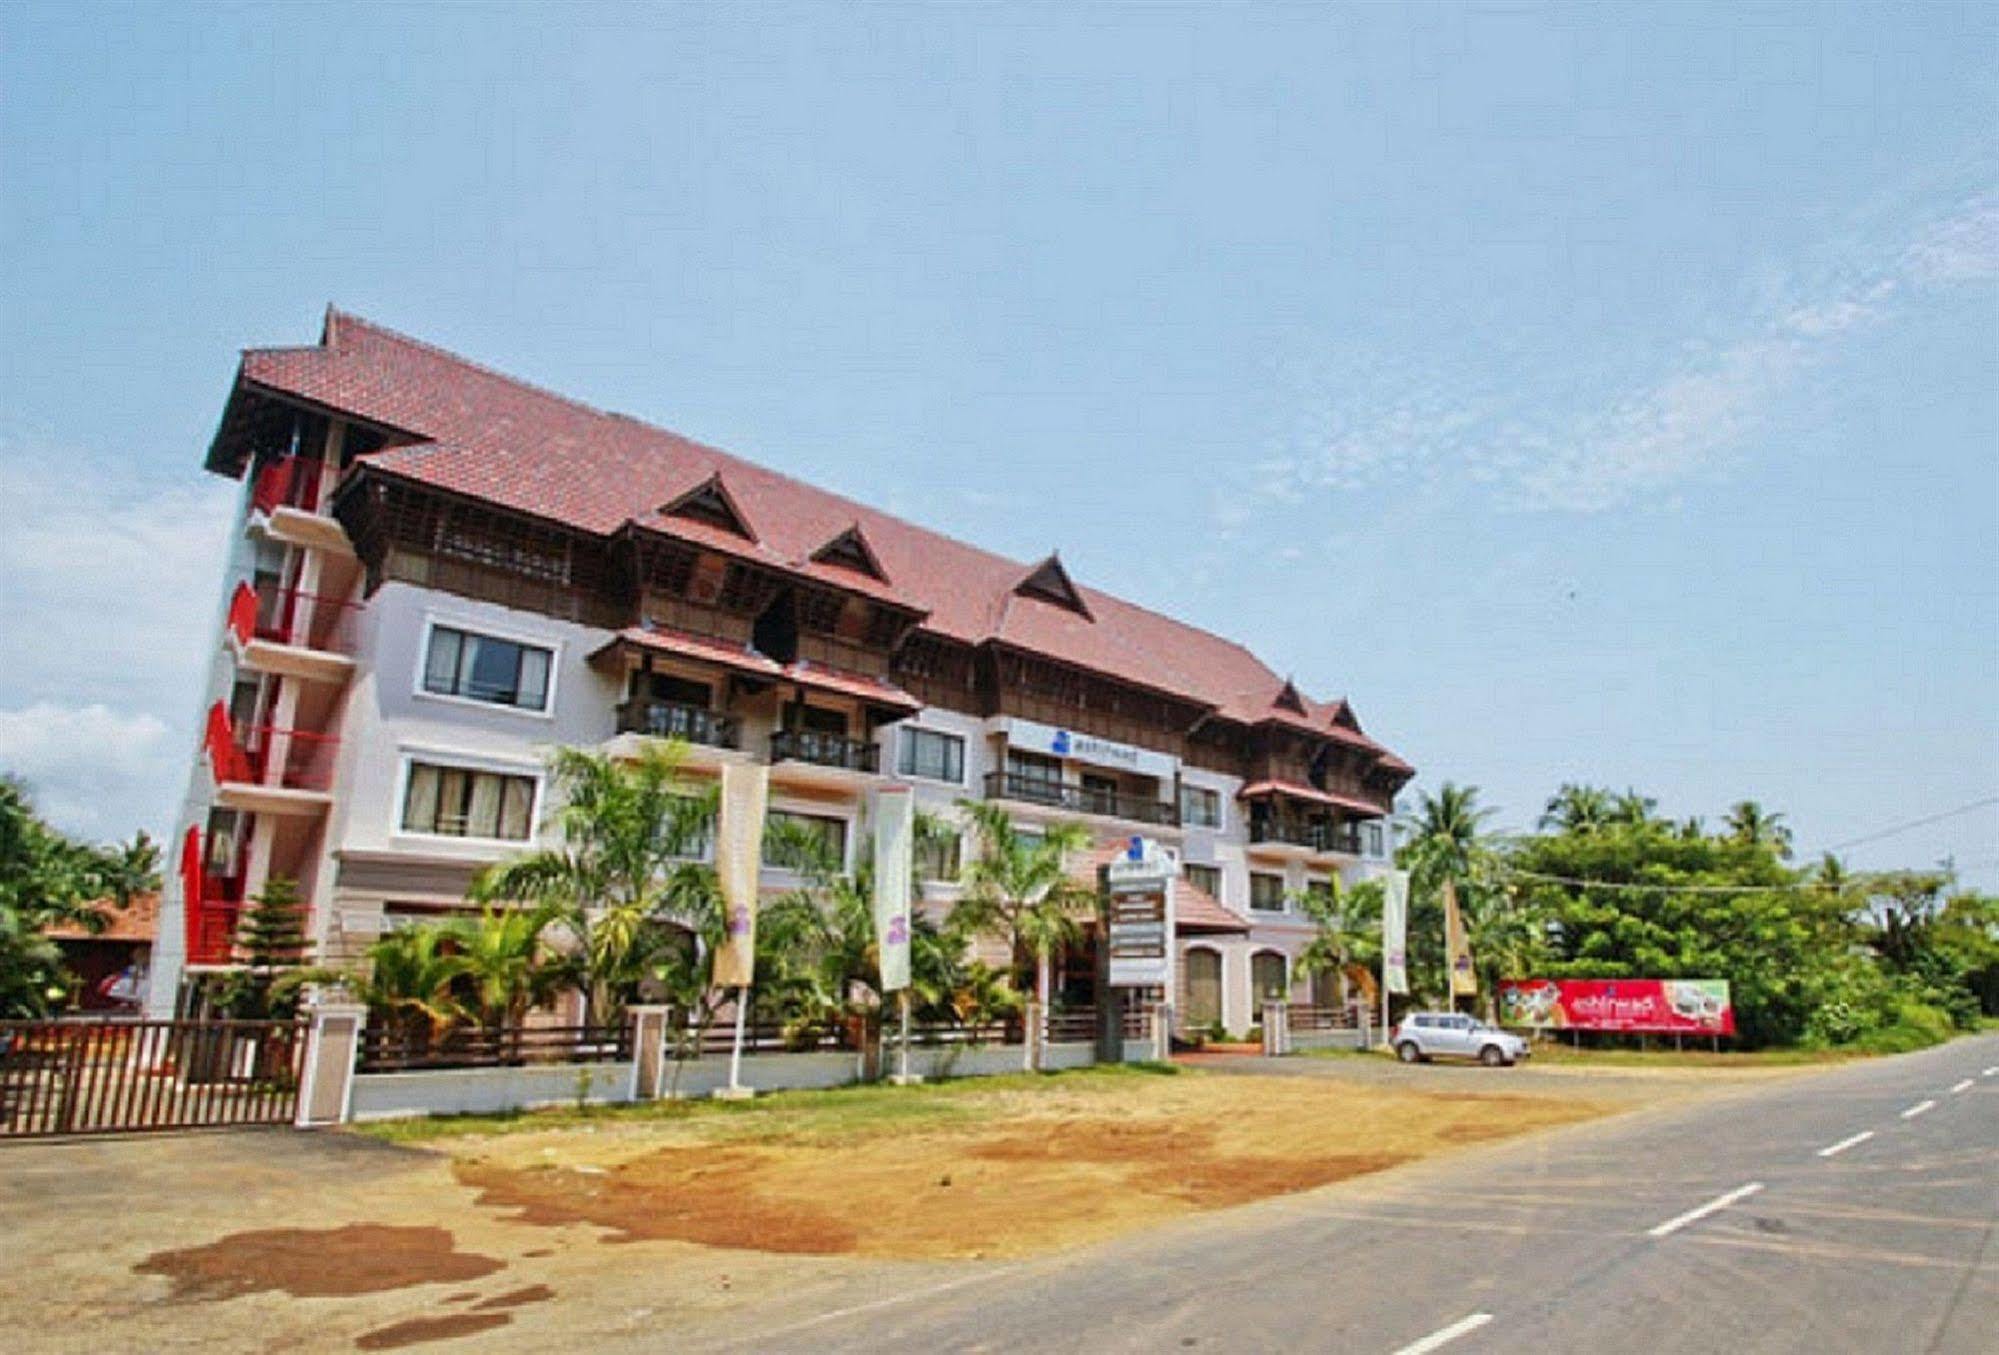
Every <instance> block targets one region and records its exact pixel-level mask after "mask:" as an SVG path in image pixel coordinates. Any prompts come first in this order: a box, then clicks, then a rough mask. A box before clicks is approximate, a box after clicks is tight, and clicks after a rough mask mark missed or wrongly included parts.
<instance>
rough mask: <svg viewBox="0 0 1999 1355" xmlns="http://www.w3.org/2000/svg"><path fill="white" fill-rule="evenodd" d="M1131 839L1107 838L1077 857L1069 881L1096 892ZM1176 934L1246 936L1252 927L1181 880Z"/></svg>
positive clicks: (1177, 893)
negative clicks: (1101, 873)
mask: <svg viewBox="0 0 1999 1355" xmlns="http://www.w3.org/2000/svg"><path fill="white" fill-rule="evenodd" d="M1130 842H1131V839H1130V838H1128V837H1119V838H1104V839H1102V840H1100V841H1098V842H1095V843H1093V844H1091V846H1090V847H1089V848H1088V849H1087V850H1085V851H1081V852H1078V853H1076V855H1075V856H1074V857H1073V858H1072V859H1071V860H1070V862H1069V878H1070V879H1072V880H1075V881H1077V882H1078V883H1081V884H1087V885H1089V886H1090V887H1091V888H1092V889H1094V888H1096V886H1097V870H1098V868H1099V867H1101V866H1106V865H1109V864H1110V863H1111V862H1112V861H1115V860H1117V859H1118V858H1119V857H1121V856H1123V855H1124V853H1125V848H1126V847H1127V846H1128V845H1129V844H1130ZM1173 930H1174V931H1175V932H1246V931H1248V930H1249V923H1248V922H1247V921H1246V920H1244V919H1243V918H1241V917H1238V916H1237V915H1236V914H1234V913H1232V912H1230V911H1229V910H1228V909H1227V908H1224V907H1223V906H1222V905H1221V902H1220V901H1219V900H1218V899H1216V898H1215V896H1214V895H1213V894H1210V893H1209V892H1208V891H1207V890H1205V889H1203V888H1201V887H1200V886H1199V885H1197V884H1195V883H1194V882H1193V881H1192V880H1189V879H1187V878H1185V877H1184V876H1183V877H1181V879H1180V881H1179V886H1178V888H1176V889H1175V890H1174V891H1173Z"/></svg>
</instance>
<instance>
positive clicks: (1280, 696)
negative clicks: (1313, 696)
mask: <svg viewBox="0 0 1999 1355" xmlns="http://www.w3.org/2000/svg"><path fill="white" fill-rule="evenodd" d="M1270 704H1271V705H1273V706H1275V707H1277V708H1278V709H1279V710H1288V711H1290V712H1291V713H1292V714H1294V715H1303V714H1304V713H1305V698H1304V697H1302V696H1300V695H1298V689H1297V688H1296V687H1294V686H1293V685H1292V684H1291V679H1290V678H1286V679H1284V688H1283V690H1282V691H1280V692H1278V693H1277V699H1276V700H1274V701H1272V702H1271V703H1270Z"/></svg>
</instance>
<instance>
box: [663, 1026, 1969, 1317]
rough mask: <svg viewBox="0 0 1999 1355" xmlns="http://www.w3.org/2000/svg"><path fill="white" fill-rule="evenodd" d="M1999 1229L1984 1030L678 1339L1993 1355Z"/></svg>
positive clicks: (1309, 1068) (765, 1311) (920, 1274)
mask: <svg viewBox="0 0 1999 1355" xmlns="http://www.w3.org/2000/svg"><path fill="white" fill-rule="evenodd" d="M1313 1062H1314V1061H1311V1060H1291V1061H1287V1063H1288V1066H1289V1067H1290V1068H1292V1069H1295V1070H1296V1071H1297V1072H1298V1073H1299V1075H1305V1076H1310V1075H1313V1072H1314V1070H1313ZM1263 1071H1267V1069H1266V1070H1263ZM1506 1076H1507V1075H1506V1074H1505V1073H1500V1072H1494V1073H1490V1074H1484V1075H1481V1076H1480V1079H1479V1081H1480V1086H1479V1090H1494V1089H1496V1088H1495V1087H1493V1086H1491V1085H1488V1084H1490V1083H1497V1082H1501V1081H1503V1080H1504V1078H1505V1077H1506ZM1862 1135H1866V1136H1867V1137H1859V1136H1862ZM1842 1145H1843V1146H1842ZM1995 1239H1999V1036H1983V1037H1979V1038H1976V1039H1969V1040H1960V1041H1958V1042H1956V1043H1954V1044H1951V1045H1948V1046H1945V1047H1943V1048H1940V1049H1935V1050H1929V1051H1925V1052H1923V1053H1920V1054H1911V1055H1906V1056H1903V1057H1899V1058H1893V1059H1881V1060H1874V1061H1870V1062H1866V1063H1859V1064H1852V1065H1846V1066H1842V1067H1838V1068H1834V1069H1830V1070H1827V1071H1824V1072H1819V1073H1813V1074H1810V1075H1805V1076H1800V1077H1796V1078H1786V1079H1782V1080H1779V1081H1776V1082H1773V1083H1770V1084H1763V1085H1756V1086H1752V1087H1750V1088H1747V1089H1745V1090H1742V1091H1740V1092H1736V1093H1731V1094H1727V1095H1724V1096H1721V1097H1718V1098H1711V1099H1705V1100H1701V1101H1697V1102H1693V1103H1688V1104H1683V1105H1680V1106H1675V1107H1670V1108H1667V1109H1663V1110H1658V1111H1651V1112H1640V1113H1638V1114H1634V1115H1630V1116H1625V1117H1621V1118H1617V1119H1614V1120H1609V1121H1600V1122H1596V1123H1593V1124H1588V1125H1582V1126H1577V1127H1574V1128H1571V1129H1566V1130H1561V1131H1557V1132H1555V1133H1551V1134H1545V1135H1540V1136H1537V1137H1535V1138H1533V1139H1531V1140H1528V1141H1525V1142H1522V1143H1519V1144H1513V1145H1502V1146H1498V1147H1495V1148H1491V1149H1487V1150H1481V1151H1478V1152H1474V1153H1471V1154H1467V1155H1465V1156H1461V1157H1456V1158H1451V1159H1447V1160H1443V1161H1439V1162H1433V1163H1428V1164H1422V1165H1418V1166H1415V1167H1411V1168H1407V1169H1404V1170H1400V1171H1396V1172H1391V1173H1386V1174H1384V1175H1382V1176H1380V1177H1375V1178H1369V1179H1367V1180H1363V1181H1359V1182H1352V1183H1348V1184H1347V1185H1343V1186H1340V1187H1335V1188H1331V1189H1328V1190H1325V1191H1319V1192H1314V1193H1311V1194H1307V1195H1300V1196H1291V1197H1287V1198H1284V1199H1280V1200H1272V1201H1267V1202H1265V1203H1263V1204H1260V1205H1256V1206H1251V1207H1249V1208H1245V1209H1240V1210H1234V1211H1229V1212H1227V1213H1224V1214H1219V1215H1210V1216H1206V1217H1204V1218H1201V1219H1197V1220H1191V1221H1189V1222H1187V1223H1186V1224H1184V1225H1175V1226H1174V1227H1171V1228H1168V1229H1162V1230H1157V1231H1154V1232H1152V1233H1149V1234H1146V1235H1144V1236H1141V1237H1137V1238H1132V1239H1127V1240H1124V1241H1120V1242H1116V1243H1112V1244H1108V1245H1105V1246H1101V1247H1096V1248H1091V1249H1089V1250H1086V1251H1082V1252H1076V1253H1070V1254H1066V1255H1062V1256H1057V1257H1051V1258H1047V1259H1044V1260H1040V1261H1035V1262H1028V1263H1023V1264H1019V1265H1011V1266H992V1267H980V1268H978V1269H976V1270H971V1271H965V1272H960V1273H957V1274H955V1275H953V1276H952V1277H951V1278H948V1279H940V1278H939V1275H938V1273H937V1272H936V1271H934V1270H929V1269H924V1270H912V1271H909V1272H895V1271H889V1272H885V1275H886V1278H885V1279H879V1278H878V1279H876V1280H875V1281H873V1282H871V1288H870V1289H869V1290H867V1291H862V1292H852V1293H849V1294H846V1295H843V1296H840V1298H839V1299H838V1301H837V1303H836V1304H835V1305H834V1306H830V1307H829V1306H828V1298H827V1296H826V1295H824V1294H817V1295H814V1296H812V1297H811V1299H810V1300H807V1301H801V1302H792V1303H787V1302H786V1300H785V1298H784V1296H773V1298H772V1302H770V1303H768V1304H764V1305H759V1307H758V1308H757V1309H754V1310H752V1311H751V1312H748V1313H743V1312H739V1313H737V1314H736V1315H735V1316H734V1319H733V1321H732V1322H731V1326H732V1328H733V1331H732V1333H731V1335H730V1336H729V1338H728V1339H725V1340H720V1341H714V1342H703V1341H701V1340H700V1339H699V1337H698V1334H696V1333H693V1332H684V1333H682V1336H683V1337H684V1338H689V1339H688V1340H686V1341H677V1342H676V1343H675V1344H676V1345H678V1346H682V1347H683V1348H685V1346H686V1345H688V1344H692V1345H694V1346H697V1347H698V1348H701V1349H716V1350H726V1349H754V1350H759V1351H789V1350H801V1351H802V1350H810V1351H814V1352H821V1351H847V1350H854V1351H859V1350H867V1351H881V1350H909V1351H943V1350H950V1351H1016V1350H1033V1351H1067V1350H1088V1351H1093V1352H1094V1351H1168V1350H1194V1351H1200V1350H1211V1351H1228V1352H1237V1351H1293V1350H1296V1351H1321V1352H1323V1351H1355V1352H1375V1351H1379V1352H1384V1355H1388V1353H1392V1352H1405V1353H1413V1352H1422V1351H1430V1350H1449V1351H1450V1352H1451V1355H1458V1353H1459V1352H1474V1351H1527V1350H1531V1351H1537V1352H1548V1353H1549V1355H1555V1353H1558V1352H1569V1351H1591V1352H1598V1351H1619V1352H1622V1351H1632V1352H1644V1355H1660V1353H1662V1352H1672V1351H1688V1352H1700V1355H1721V1353H1722V1352H1727V1353H1728V1355H1735V1353H1736V1352H1752V1351H1810V1352H1813V1355H1830V1353H1831V1352H1845V1351H1870V1352H1871V1351H1895V1352H1899V1351H1926V1352H1965V1353H1966V1355H1969V1353H1970V1352H1979V1355H1990V1352H1993V1351H1995V1350H1999V1240H1995ZM807 1309H811V1310H810V1311H807Z"/></svg>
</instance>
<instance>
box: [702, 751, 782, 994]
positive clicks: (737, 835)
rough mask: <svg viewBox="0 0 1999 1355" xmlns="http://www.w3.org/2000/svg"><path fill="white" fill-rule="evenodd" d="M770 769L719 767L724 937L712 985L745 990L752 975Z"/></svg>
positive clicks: (718, 864) (718, 861)
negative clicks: (758, 883)
mask: <svg viewBox="0 0 1999 1355" xmlns="http://www.w3.org/2000/svg"><path fill="white" fill-rule="evenodd" d="M768 776H769V769H768V768H766V767H757V766H750V765H747V764H745V763H739V762H725V763H723V764H722V810H721V822H719V823H718V824H716V826H715V874H716V875H717V876H718V877H719V878H720V881H721V885H722V917H723V932H724V934H723V937H722V946H721V949H719V950H717V951H716V952H715V986H716V987H717V988H747V987H749V986H750V984H751V983H752V982H753V981H754V978H755V975H756V954H757V875H758V872H759V871H760V870H761V869H762V866H763V841H764V806H765V804H766V802H767V801H768V799H769V797H770V781H769V779H768Z"/></svg>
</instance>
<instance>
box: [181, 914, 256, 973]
mask: <svg viewBox="0 0 1999 1355" xmlns="http://www.w3.org/2000/svg"><path fill="white" fill-rule="evenodd" d="M242 913H243V906H242V905H241V904H239V903H231V902H229V901H228V900H226V899H196V900H194V901H193V903H192V904H191V905H190V907H189V908H188V913H187V962H188V963H189V964H228V963H229V962H230V961H231V960H233V959H235V958H236V924H237V922H238V921H239V920H240V919H241V917H242Z"/></svg>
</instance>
